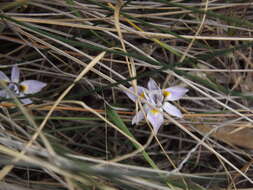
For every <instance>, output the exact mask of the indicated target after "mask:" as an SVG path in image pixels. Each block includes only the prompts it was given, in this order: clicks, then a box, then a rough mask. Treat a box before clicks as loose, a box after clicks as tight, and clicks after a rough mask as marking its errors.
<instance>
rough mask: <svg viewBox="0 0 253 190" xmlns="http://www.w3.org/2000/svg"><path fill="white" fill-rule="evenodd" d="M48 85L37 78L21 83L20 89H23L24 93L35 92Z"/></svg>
mask: <svg viewBox="0 0 253 190" xmlns="http://www.w3.org/2000/svg"><path fill="white" fill-rule="evenodd" d="M46 85H47V84H46V83H44V82H40V81H37V80H25V81H23V82H21V83H20V87H21V89H20V91H22V92H23V93H24V94H35V93H37V92H39V91H40V90H41V89H42V88H44V87H45V86H46Z"/></svg>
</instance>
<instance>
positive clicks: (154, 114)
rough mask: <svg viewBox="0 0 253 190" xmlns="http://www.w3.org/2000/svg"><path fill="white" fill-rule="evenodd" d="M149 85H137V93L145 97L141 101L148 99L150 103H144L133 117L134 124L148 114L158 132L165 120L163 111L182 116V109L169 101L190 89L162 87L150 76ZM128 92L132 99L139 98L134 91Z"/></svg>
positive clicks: (131, 88)
mask: <svg viewBox="0 0 253 190" xmlns="http://www.w3.org/2000/svg"><path fill="white" fill-rule="evenodd" d="M147 86H148V88H144V87H142V86H137V89H136V90H137V95H139V96H140V97H141V98H143V99H142V101H141V102H142V103H144V102H145V101H146V102H148V103H144V105H143V110H140V111H139V112H137V113H136V115H135V116H134V117H133V119H132V124H138V123H139V122H140V121H141V120H143V119H144V117H145V115H146V117H147V120H148V121H149V122H150V123H151V125H152V126H153V128H154V132H155V133H157V131H158V130H159V128H160V127H161V125H162V124H163V122H164V117H163V111H165V112H167V113H168V114H170V115H172V116H176V117H179V118H182V113H181V111H180V110H179V109H178V108H177V107H175V106H174V105H172V104H171V103H169V102H168V101H175V100H179V99H180V98H181V97H182V96H184V95H185V93H186V92H187V91H188V89H186V88H183V87H180V86H174V87H170V88H166V89H161V88H160V87H159V86H158V84H157V83H156V82H155V81H154V80H153V79H152V78H150V80H149V82H148V85H147ZM129 90H130V91H132V92H134V89H133V87H130V88H129ZM126 94H127V96H128V97H129V98H130V99H131V100H132V101H136V100H137V97H136V96H135V95H133V94H132V93H129V92H126ZM144 100H145V101H144Z"/></svg>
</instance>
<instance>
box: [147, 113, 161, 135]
mask: <svg viewBox="0 0 253 190" xmlns="http://www.w3.org/2000/svg"><path fill="white" fill-rule="evenodd" d="M147 119H148V121H149V122H150V123H151V125H152V126H153V128H154V132H155V134H156V133H157V132H158V130H159V128H160V127H161V125H162V124H163V122H164V118H163V114H162V113H161V112H159V111H158V110H154V109H151V110H149V112H148V115H147Z"/></svg>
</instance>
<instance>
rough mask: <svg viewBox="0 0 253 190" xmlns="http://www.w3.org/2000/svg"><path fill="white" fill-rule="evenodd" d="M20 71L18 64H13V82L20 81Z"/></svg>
mask: <svg viewBox="0 0 253 190" xmlns="http://www.w3.org/2000/svg"><path fill="white" fill-rule="evenodd" d="M19 75H20V71H19V68H18V66H16V65H15V66H13V67H12V70H11V82H15V83H19Z"/></svg>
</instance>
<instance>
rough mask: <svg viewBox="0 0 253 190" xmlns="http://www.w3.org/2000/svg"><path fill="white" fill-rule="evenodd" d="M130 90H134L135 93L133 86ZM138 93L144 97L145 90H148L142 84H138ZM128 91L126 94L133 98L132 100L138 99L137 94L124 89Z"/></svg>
mask: <svg viewBox="0 0 253 190" xmlns="http://www.w3.org/2000/svg"><path fill="white" fill-rule="evenodd" d="M128 90H130V91H132V92H133V93H135V89H134V88H133V87H130V88H129V89H128ZM136 90H137V94H138V95H139V96H141V97H143V98H144V92H145V91H147V89H146V88H144V87H142V86H137V89H136ZM124 92H125V93H126V95H127V96H128V97H129V98H130V99H131V100H132V101H134V102H135V101H136V100H137V96H135V95H134V94H132V93H130V92H127V91H124Z"/></svg>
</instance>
